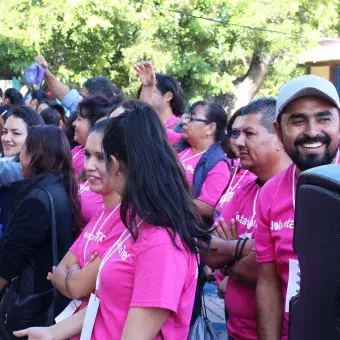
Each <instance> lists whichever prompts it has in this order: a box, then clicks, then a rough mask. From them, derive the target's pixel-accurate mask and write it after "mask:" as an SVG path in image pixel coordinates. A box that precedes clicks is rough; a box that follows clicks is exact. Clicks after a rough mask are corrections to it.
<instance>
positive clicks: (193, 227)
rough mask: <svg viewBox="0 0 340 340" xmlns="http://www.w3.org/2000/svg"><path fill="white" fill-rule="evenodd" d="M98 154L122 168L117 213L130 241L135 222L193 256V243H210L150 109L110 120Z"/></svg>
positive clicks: (176, 161)
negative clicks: (163, 231) (161, 232)
mask: <svg viewBox="0 0 340 340" xmlns="http://www.w3.org/2000/svg"><path fill="white" fill-rule="evenodd" d="M103 148H104V153H105V156H106V159H107V162H108V163H110V160H111V157H110V156H111V155H113V156H114V157H115V158H117V160H118V161H119V162H120V163H122V164H123V166H125V167H126V168H127V179H126V183H125V188H124V193H123V196H122V204H121V210H120V211H121V218H122V221H123V222H124V224H125V225H126V227H127V229H128V230H129V231H130V233H131V234H132V236H133V238H134V239H135V240H136V238H137V237H138V233H137V230H136V228H135V220H136V216H139V217H140V218H141V219H143V220H144V221H145V222H147V223H149V224H152V225H157V226H161V227H164V228H167V230H168V233H169V235H170V237H171V238H172V240H173V242H174V245H176V243H175V237H176V235H177V234H178V235H179V236H180V238H181V240H182V242H183V244H184V246H185V247H186V248H187V249H188V250H190V251H191V252H196V251H197V242H196V240H195V239H202V240H205V241H208V240H209V239H210V237H209V234H208V233H207V232H206V231H204V230H203V229H202V228H201V219H200V217H199V214H198V212H197V209H196V208H195V206H194V204H193V201H192V197H191V195H190V190H189V186H188V183H187V180H186V177H185V174H184V171H183V168H182V167H181V165H180V164H179V161H178V160H177V156H176V155H175V153H174V151H173V149H172V148H171V146H170V144H169V143H168V141H167V138H166V135H165V131H164V128H163V126H162V124H161V122H160V120H159V118H158V116H157V114H156V112H155V111H154V110H153V109H152V108H151V107H149V106H144V107H138V108H135V109H133V110H132V111H130V112H129V113H128V112H125V113H123V114H121V115H120V116H118V117H116V118H112V119H111V120H110V122H109V124H108V126H107V128H106V131H105V134H104V138H103ZM108 166H109V164H108Z"/></svg>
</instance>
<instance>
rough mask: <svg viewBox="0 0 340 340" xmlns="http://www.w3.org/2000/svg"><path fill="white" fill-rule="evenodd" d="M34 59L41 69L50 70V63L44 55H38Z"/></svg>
mask: <svg viewBox="0 0 340 340" xmlns="http://www.w3.org/2000/svg"><path fill="white" fill-rule="evenodd" d="M34 59H35V61H36V62H37V63H38V64H39V65H40V66H41V67H43V68H44V69H45V70H48V63H47V61H46V59H45V58H44V57H43V56H42V55H38V56H36V57H35V58H34Z"/></svg>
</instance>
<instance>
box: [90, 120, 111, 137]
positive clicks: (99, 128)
mask: <svg viewBox="0 0 340 340" xmlns="http://www.w3.org/2000/svg"><path fill="white" fill-rule="evenodd" d="M109 121H110V119H109V118H107V119H103V120H101V121H100V122H98V123H96V124H94V125H93V126H92V128H91V130H90V133H92V132H98V133H102V134H104V132H105V129H106V127H107V125H108V124H109Z"/></svg>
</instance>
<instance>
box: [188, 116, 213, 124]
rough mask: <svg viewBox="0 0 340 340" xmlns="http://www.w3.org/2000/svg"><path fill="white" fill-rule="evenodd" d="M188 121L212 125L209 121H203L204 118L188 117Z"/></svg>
mask: <svg viewBox="0 0 340 340" xmlns="http://www.w3.org/2000/svg"><path fill="white" fill-rule="evenodd" d="M186 118H187V121H188V122H189V123H190V122H202V123H211V122H210V121H209V120H207V119H202V118H195V117H193V116H188V117H186Z"/></svg>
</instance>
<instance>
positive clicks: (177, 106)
mask: <svg viewBox="0 0 340 340" xmlns="http://www.w3.org/2000/svg"><path fill="white" fill-rule="evenodd" d="M156 87H157V89H158V90H159V91H160V92H161V93H162V94H163V95H164V94H165V93H167V92H171V93H172V96H173V97H172V99H171V101H170V106H171V109H172V112H173V114H174V115H175V116H177V117H179V116H181V115H182V114H183V113H184V111H185V103H184V93H183V89H182V86H181V84H180V83H179V82H178V81H177V80H176V79H175V78H174V77H172V76H168V75H167V74H163V73H156Z"/></svg>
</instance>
